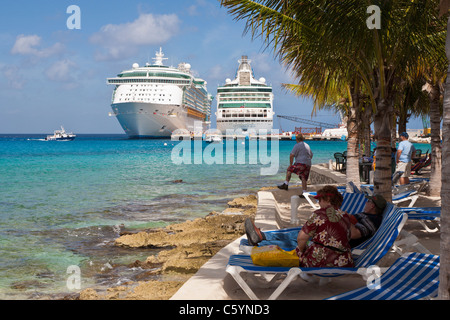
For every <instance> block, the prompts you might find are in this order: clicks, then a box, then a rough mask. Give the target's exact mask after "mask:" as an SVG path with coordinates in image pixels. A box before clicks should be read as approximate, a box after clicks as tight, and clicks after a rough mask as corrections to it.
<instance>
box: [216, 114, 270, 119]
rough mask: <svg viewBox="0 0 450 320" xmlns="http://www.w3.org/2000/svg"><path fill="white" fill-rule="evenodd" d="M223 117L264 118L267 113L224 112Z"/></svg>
mask: <svg viewBox="0 0 450 320" xmlns="http://www.w3.org/2000/svg"><path fill="white" fill-rule="evenodd" d="M223 117H224V118H243V117H250V118H264V117H267V114H262V113H247V114H244V113H239V114H224V115H223Z"/></svg>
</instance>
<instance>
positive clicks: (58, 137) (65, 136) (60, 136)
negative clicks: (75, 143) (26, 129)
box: [45, 126, 76, 141]
mask: <svg viewBox="0 0 450 320" xmlns="http://www.w3.org/2000/svg"><path fill="white" fill-rule="evenodd" d="M75 137H76V135H74V134H73V133H72V132H70V133H68V132H66V130H64V127H63V126H61V130H55V131H54V132H53V135H48V136H47V137H46V138H45V140H47V141H72V140H73V139H75Z"/></svg>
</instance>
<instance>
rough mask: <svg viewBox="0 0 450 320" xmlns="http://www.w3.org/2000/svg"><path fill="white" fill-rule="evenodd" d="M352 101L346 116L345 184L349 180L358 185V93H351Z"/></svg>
mask: <svg viewBox="0 0 450 320" xmlns="http://www.w3.org/2000/svg"><path fill="white" fill-rule="evenodd" d="M352 96H353V97H352V103H351V104H350V108H349V112H348V118H347V131H348V133H347V170H346V178H347V184H348V182H349V181H352V182H353V183H355V184H356V185H357V186H358V187H359V185H360V177H359V148H358V145H359V136H358V124H357V119H358V116H357V115H358V111H359V109H358V108H359V97H358V94H353V95H352Z"/></svg>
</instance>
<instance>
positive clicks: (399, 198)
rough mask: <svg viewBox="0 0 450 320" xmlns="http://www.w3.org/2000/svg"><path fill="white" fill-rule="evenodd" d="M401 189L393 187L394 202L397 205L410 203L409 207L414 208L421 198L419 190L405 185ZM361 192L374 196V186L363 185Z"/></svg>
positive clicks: (411, 185) (412, 185)
mask: <svg viewBox="0 0 450 320" xmlns="http://www.w3.org/2000/svg"><path fill="white" fill-rule="evenodd" d="M401 187H402V188H397V187H392V202H393V203H394V204H396V205H397V204H399V203H402V202H405V201H409V204H408V207H412V206H414V204H415V203H416V201H417V199H418V198H419V189H418V188H416V186H415V185H414V184H409V185H403V186H401ZM420 190H421V189H420ZM361 191H362V192H363V193H364V194H366V195H369V196H371V195H373V184H365V185H361Z"/></svg>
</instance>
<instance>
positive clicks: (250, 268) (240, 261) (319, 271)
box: [226, 204, 408, 300]
mask: <svg viewBox="0 0 450 320" xmlns="http://www.w3.org/2000/svg"><path fill="white" fill-rule="evenodd" d="M407 218H408V216H407V214H406V213H404V212H402V211H400V210H399V209H398V208H397V207H396V206H394V205H392V204H388V206H387V207H386V211H385V216H384V219H383V222H382V224H381V226H380V228H379V229H378V230H377V232H376V233H375V235H374V236H373V237H372V238H371V239H369V240H368V241H366V242H364V243H363V244H362V245H360V246H358V247H357V249H358V251H361V254H360V255H358V256H355V260H354V261H355V267H354V268H337V267H336V268H298V267H294V268H284V267H262V266H256V265H254V264H253V263H252V259H251V256H249V255H232V256H231V257H230V259H229V261H228V265H227V268H226V271H227V272H228V273H229V274H230V275H231V276H232V277H233V278H234V279H235V281H236V282H237V283H238V284H239V286H240V287H241V288H242V289H243V290H244V292H245V293H246V294H247V295H248V297H249V298H250V299H254V300H256V299H258V296H257V295H256V294H255V292H254V291H253V290H252V289H251V288H250V286H249V285H248V284H247V282H246V281H245V280H244V279H243V277H242V275H241V274H245V273H248V274H253V275H261V276H262V277H264V278H265V277H266V275H270V274H273V275H274V277H273V278H272V279H271V280H270V281H269V285H270V286H272V285H275V282H276V281H277V280H278V279H279V278H280V277H281V276H286V277H285V278H284V280H283V281H282V282H281V283H280V284H279V286H278V287H276V288H275V290H274V291H273V293H272V294H271V295H270V297H269V300H275V299H277V298H278V297H279V295H280V294H281V293H282V292H283V291H284V289H285V288H286V287H287V286H288V285H289V284H290V283H291V282H292V281H293V280H294V279H295V278H296V277H297V276H303V275H308V274H313V275H318V276H322V277H335V276H340V275H345V274H361V275H362V276H365V275H367V268H368V267H370V266H372V265H374V264H376V263H377V262H378V261H379V260H380V259H381V258H382V257H384V256H385V255H386V253H387V252H388V251H389V250H390V249H391V247H392V246H393V244H394V241H395V239H396V238H397V236H398V235H399V233H400V231H401V229H402V228H403V225H404V224H405V222H406V220H407ZM352 252H353V251H352Z"/></svg>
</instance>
